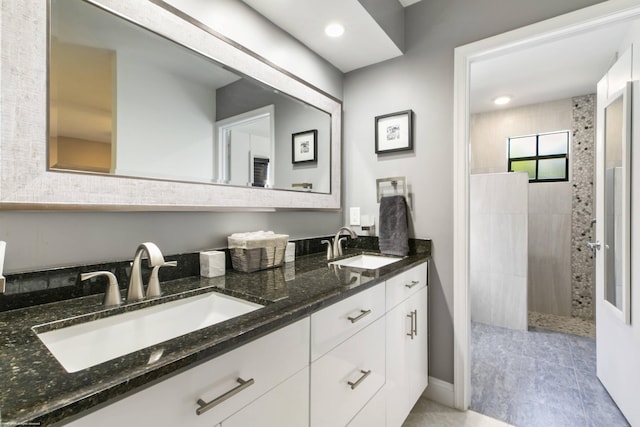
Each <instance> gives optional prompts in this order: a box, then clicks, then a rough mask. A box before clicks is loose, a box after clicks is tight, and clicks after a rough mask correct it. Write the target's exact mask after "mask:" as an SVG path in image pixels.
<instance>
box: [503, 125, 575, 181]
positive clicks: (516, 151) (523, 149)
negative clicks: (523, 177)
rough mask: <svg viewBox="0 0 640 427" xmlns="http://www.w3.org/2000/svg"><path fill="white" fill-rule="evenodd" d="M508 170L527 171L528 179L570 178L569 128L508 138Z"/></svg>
mask: <svg viewBox="0 0 640 427" xmlns="http://www.w3.org/2000/svg"><path fill="white" fill-rule="evenodd" d="M507 149H508V156H509V162H508V166H507V167H508V170H509V172H527V173H528V174H529V182H555V181H568V180H569V131H562V132H551V133H540V134H536V135H527V136H518V137H513V138H509V140H508V147H507Z"/></svg>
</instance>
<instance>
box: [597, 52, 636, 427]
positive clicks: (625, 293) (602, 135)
mask: <svg viewBox="0 0 640 427" xmlns="http://www.w3.org/2000/svg"><path fill="white" fill-rule="evenodd" d="M630 52H631V51H630V50H629V51H627V52H626V53H625V54H624V55H622V56H621V57H620V59H619V60H618V61H617V63H616V64H615V65H614V66H613V67H612V68H611V70H610V71H609V72H608V73H607V75H605V77H604V78H603V79H602V80H601V81H600V82H599V83H598V109H597V124H596V130H597V137H596V182H595V199H596V241H595V242H593V244H592V245H593V249H594V254H595V261H596V295H595V298H596V301H595V302H596V346H597V352H596V353H597V375H598V378H599V379H600V381H601V382H602V384H603V385H604V386H605V388H606V389H607V391H608V392H609V394H610V395H611V397H612V398H613V399H614V401H615V402H616V404H617V405H618V407H619V408H620V410H621V411H622V413H623V414H624V415H625V417H626V418H627V420H628V421H629V422H630V423H631V425H640V405H638V394H637V388H638V384H640V362H639V361H640V316H639V315H640V298H639V296H638V292H634V290H635V289H639V288H638V286H637V282H638V274H640V268H639V267H640V264H639V262H638V261H639V260H640V256H639V254H638V253H639V252H640V248H637V249H636V246H637V242H639V241H640V233H639V232H638V228H640V222H639V221H638V220H635V221H633V220H632V218H634V217H635V218H639V219H640V217H639V216H638V214H637V213H636V212H640V202H639V201H638V198H639V196H640V179H639V177H640V174H639V173H636V172H634V170H633V169H635V170H640V163H639V162H638V161H637V160H636V159H640V156H638V152H640V150H635V152H634V153H632V152H631V146H632V145H636V144H633V141H634V140H636V139H638V137H640V132H638V131H637V130H640V120H639V119H638V118H637V116H640V114H639V113H638V112H637V111H636V112H633V114H632V99H633V98H636V103H637V105H638V106H639V107H640V103H638V99H640V98H639V97H637V96H632V95H636V94H637V91H638V86H637V83H633V84H632V83H631V82H629V80H631V75H632V73H631V70H632V67H633V65H632V61H631V55H630ZM634 127H635V129H636V131H635V132H633V128H634ZM634 133H635V135H634ZM632 155H633V156H634V157H635V158H634V159H632ZM634 165H635V167H634ZM632 177H633V179H632ZM634 181H635V182H634ZM632 200H633V205H632V204H631V201H632ZM632 233H633V235H632ZM634 265H635V266H634ZM634 282H636V283H634ZM632 288H633V290H632ZM631 298H633V300H632V299H631Z"/></svg>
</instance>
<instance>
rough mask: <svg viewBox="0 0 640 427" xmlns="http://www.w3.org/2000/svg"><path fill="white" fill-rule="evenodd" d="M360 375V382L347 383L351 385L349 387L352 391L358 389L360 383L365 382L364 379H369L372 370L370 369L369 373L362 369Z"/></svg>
mask: <svg viewBox="0 0 640 427" xmlns="http://www.w3.org/2000/svg"><path fill="white" fill-rule="evenodd" d="M360 373H361V374H362V376H361V377H360V378H358V381H356V382H355V383H353V382H351V381H347V384H349V386H350V387H351V390H355V389H356V387H358V386H359V385H360V383H361V382H362V381H364V379H365V378H367V377H368V376H369V374H371V369H369V370H368V371H363V370H362V369H361V370H360Z"/></svg>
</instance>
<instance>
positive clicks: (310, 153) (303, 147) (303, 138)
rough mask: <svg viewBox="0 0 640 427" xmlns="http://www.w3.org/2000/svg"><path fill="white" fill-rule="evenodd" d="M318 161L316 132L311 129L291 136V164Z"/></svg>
mask: <svg viewBox="0 0 640 427" xmlns="http://www.w3.org/2000/svg"><path fill="white" fill-rule="evenodd" d="M317 161H318V130H317V129H311V130H306V131H304V132H297V133H294V134H292V135H291V163H293V164H299V163H312V162H317Z"/></svg>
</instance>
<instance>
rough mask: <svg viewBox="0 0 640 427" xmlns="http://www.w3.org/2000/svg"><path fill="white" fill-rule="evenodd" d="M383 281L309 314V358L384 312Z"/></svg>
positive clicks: (335, 344)
mask: <svg viewBox="0 0 640 427" xmlns="http://www.w3.org/2000/svg"><path fill="white" fill-rule="evenodd" d="M384 292H385V291H384V284H379V285H377V286H374V287H373V288H370V289H368V290H366V291H364V292H360V293H359V294H356V295H354V296H352V297H349V298H347V299H344V300H342V301H340V302H337V303H335V304H333V305H331V306H329V307H327V308H325V309H322V310H320V311H318V312H316V313H313V314H312V315H311V360H316V359H317V358H318V357H320V356H322V355H323V354H325V353H327V352H328V351H330V350H331V349H332V348H334V347H336V346H337V345H338V344H340V343H341V342H343V341H345V340H346V339H348V338H349V337H350V336H352V335H353V334H355V333H356V332H358V331H359V330H361V329H363V328H364V327H366V326H367V325H369V324H371V323H372V322H373V321H375V320H376V319H378V318H379V317H380V316H382V315H383V314H384V307H385V305H384Z"/></svg>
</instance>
